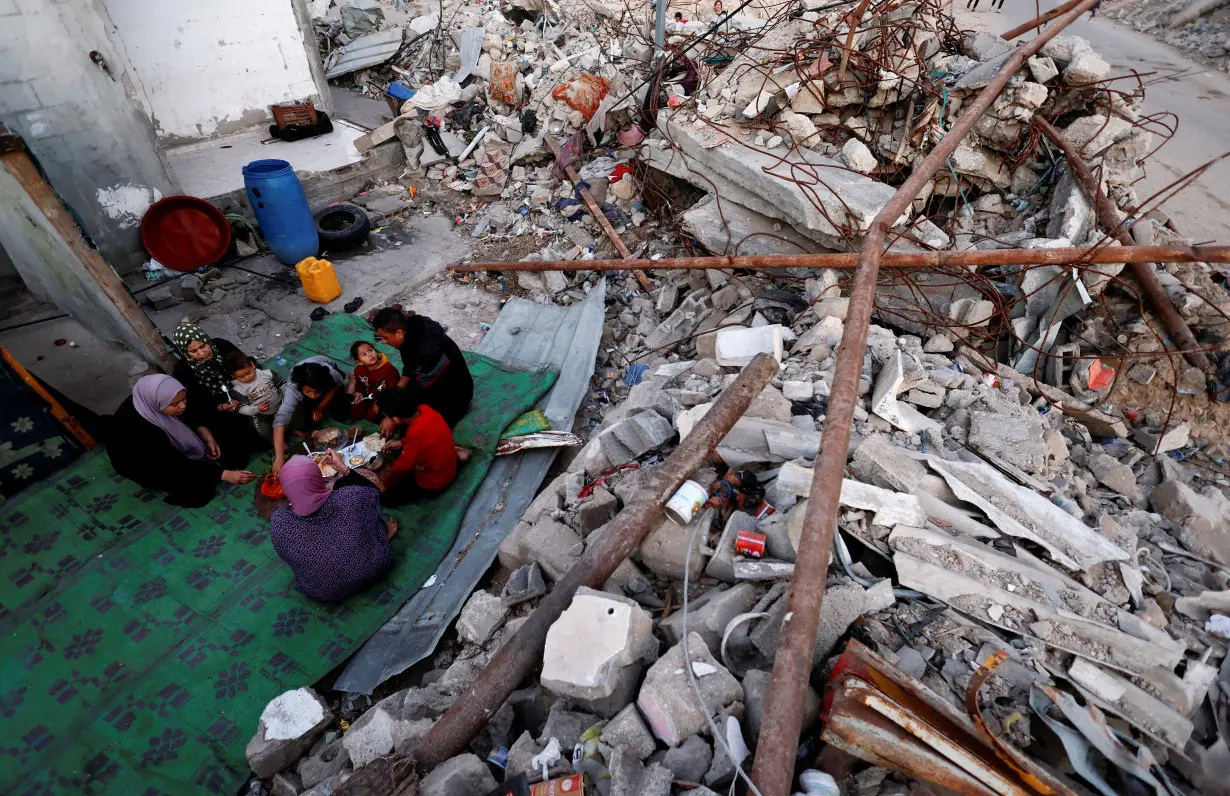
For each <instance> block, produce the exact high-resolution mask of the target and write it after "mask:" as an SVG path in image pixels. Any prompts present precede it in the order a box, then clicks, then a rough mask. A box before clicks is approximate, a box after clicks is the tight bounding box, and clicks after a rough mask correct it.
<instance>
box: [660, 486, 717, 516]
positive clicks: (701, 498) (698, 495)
mask: <svg viewBox="0 0 1230 796" xmlns="http://www.w3.org/2000/svg"><path fill="white" fill-rule="evenodd" d="M708 499H709V491H708V490H707V489H705V488H704V487H703V486H701V485H700V484H698V483H696V482H695V481H684V482H683V486H681V487H679V491H678V492H676V493H675V496H674V497H672V498H671V499H670V500H669V501H668V502H667V504H666V508H665V509H664V511H665V512H666V516H667V517H669V518H670V520H671V522H673V523H675V524H676V525H687V524H688V523H689V522H691V521H692V517H693V516H694V515H695V514H696V512H697V511H699V510H700V507H701V506H703V505H705V501H706V500H708Z"/></svg>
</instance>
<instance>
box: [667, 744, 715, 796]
mask: <svg viewBox="0 0 1230 796" xmlns="http://www.w3.org/2000/svg"><path fill="white" fill-rule="evenodd" d="M712 762H713V748H712V747H710V746H709V742H708V741H706V740H705V739H704V738H701V737H700V736H699V735H693V736H691V737H690V738H688V739H687V740H686V741H684V742H683V743H681V744H680V745H679V746H676V747H675V748H674V749H667V750H666V754H665V756H663V758H662V765H664V766H666V767H667V768H669V769H670V770H671V773H672V774H674V775H675V779H678V780H682V781H683V782H700V781H701V779H702V778H703V777H704V776H705V772H707V771H708V770H709V766H710V764H711V763H712ZM689 792H690V793H691V792H694V791H689Z"/></svg>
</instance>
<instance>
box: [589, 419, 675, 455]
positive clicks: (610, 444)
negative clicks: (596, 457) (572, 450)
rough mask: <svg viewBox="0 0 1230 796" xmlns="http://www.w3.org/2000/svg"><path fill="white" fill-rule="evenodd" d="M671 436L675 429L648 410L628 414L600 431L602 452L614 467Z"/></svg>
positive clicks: (663, 442) (666, 440)
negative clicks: (629, 415)
mask: <svg viewBox="0 0 1230 796" xmlns="http://www.w3.org/2000/svg"><path fill="white" fill-rule="evenodd" d="M674 436H675V429H674V428H673V427H672V426H671V423H670V421H669V420H667V419H666V418H664V417H662V415H660V414H658V413H657V412H654V411H652V410H649V411H645V412H639V413H637V414H635V415H632V416H631V417H628V418H626V419H624V420H622V421H620V422H619V423H617V424H616V425H614V426H611V427H610V428H609V429H607V430H606V431H604V432H603V433H602V436H601V437H600V439H601V440H602V452H603V453H605V454H606V457H607V459H608V460H609V461H610V462H611V464H612V465H613V466H615V467H618V466H619V465H621V464H627V463H628V462H630V461H632V460H633V459H637V458H639V457H641V456H644V455H645V454H646V453H648V452H649V451H651V450H653V449H654V448H656V447H658V446H660V445H663V444H665V443H666V442H668V441H669V440H670V439H671V438H672V437H674Z"/></svg>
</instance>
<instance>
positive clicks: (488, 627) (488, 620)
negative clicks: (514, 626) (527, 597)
mask: <svg viewBox="0 0 1230 796" xmlns="http://www.w3.org/2000/svg"><path fill="white" fill-rule="evenodd" d="M507 616H508V606H507V605H505V604H504V601H503V600H501V599H500V598H499V597H497V596H496V595H494V594H492V593H491V592H488V591H484V590H482V589H479V590H478V591H476V592H474V593H473V594H472V595H470V599H469V600H467V601H466V604H465V606H464V607H463V608H462V609H461V614H460V615H459V616H458V617H457V635H459V636H461V637H462V638H463V639H465V640H466V641H468V642H470V643H471V644H474V645H476V646H479V647H481V646H483V645H484V644H486V643H487V642H488V641H490V640H491V637H492V636H493V635H495V631H496V630H498V629H499V627H500V625H502V624H504V619H505V618H506V617H507Z"/></svg>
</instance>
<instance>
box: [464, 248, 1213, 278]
mask: <svg viewBox="0 0 1230 796" xmlns="http://www.w3.org/2000/svg"><path fill="white" fill-rule="evenodd" d="M1130 262H1154V263H1227V262H1230V246H1124V247H1113V248H1112V247H1107V246H1088V247H1080V246H1074V247H1065V248H1062V249H965V250H963V251H935V252H884V254H883V255H882V256H881V262H880V267H881V268H946V267H953V268H976V267H978V266H990V265H1067V264H1069V263H1075V264H1080V263H1130ZM643 265H648V266H649V268H650V270H651V271H676V270H708V269H711V268H714V269H719V268H765V269H772V268H841V269H846V270H850V269H853V268H854V267H855V266H857V265H858V254H857V253H856V252H848V253H840V254H748V255H743V256H739V257H728V256H725V255H722V256H717V257H674V258H670V259H662V260H653V261H650V262H646V261H645V260H631V259H622V260H584V261H579V260H530V261H525V262H522V261H519V260H518V261H500V262H486V263H463V264H461V265H455V266H453V270H454V271H456V272H458V273H480V272H482V271H626V270H628V269H631V268H637V267H639V266H643Z"/></svg>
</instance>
